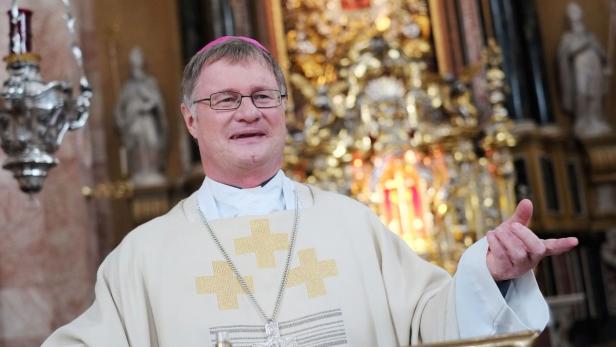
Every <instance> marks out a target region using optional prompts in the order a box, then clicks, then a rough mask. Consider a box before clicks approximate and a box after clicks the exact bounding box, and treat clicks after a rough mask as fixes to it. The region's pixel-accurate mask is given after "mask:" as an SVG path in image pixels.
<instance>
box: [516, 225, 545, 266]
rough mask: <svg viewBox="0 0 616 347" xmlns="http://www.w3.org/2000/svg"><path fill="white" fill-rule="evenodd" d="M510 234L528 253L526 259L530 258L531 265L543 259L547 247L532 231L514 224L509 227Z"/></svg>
mask: <svg viewBox="0 0 616 347" xmlns="http://www.w3.org/2000/svg"><path fill="white" fill-rule="evenodd" d="M511 232H512V233H513V234H514V235H515V236H516V237H517V238H518V239H520V241H522V243H523V244H524V247H525V248H526V250H527V251H528V257H530V258H531V260H532V262H533V264H536V263H538V262H539V261H540V260H541V258H543V257H545V255H546V251H547V247H546V245H545V244H544V242H543V240H541V239H540V238H539V237H537V235H535V233H533V232H532V230H530V229H528V228H527V227H525V226H523V225H522V224H519V223H514V224H513V225H512V226H511Z"/></svg>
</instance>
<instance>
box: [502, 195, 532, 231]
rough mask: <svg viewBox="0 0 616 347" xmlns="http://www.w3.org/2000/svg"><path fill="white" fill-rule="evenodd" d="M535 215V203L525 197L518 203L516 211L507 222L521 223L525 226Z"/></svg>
mask: <svg viewBox="0 0 616 347" xmlns="http://www.w3.org/2000/svg"><path fill="white" fill-rule="evenodd" d="M532 216H533V203H532V202H531V201H530V200H528V199H523V200H522V201H520V202H519V203H518V206H517V207H516V208H515V212H514V213H513V215H511V217H509V219H507V223H510V224H513V223H520V224H522V225H524V226H527V225H528V224H529V223H530V219H531V217H532Z"/></svg>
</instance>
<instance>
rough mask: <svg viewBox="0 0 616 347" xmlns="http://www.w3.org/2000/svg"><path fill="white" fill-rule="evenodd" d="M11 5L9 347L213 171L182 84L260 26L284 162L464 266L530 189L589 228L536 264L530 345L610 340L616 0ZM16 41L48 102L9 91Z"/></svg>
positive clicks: (549, 226) (1, 36) (0, 295)
mask: <svg viewBox="0 0 616 347" xmlns="http://www.w3.org/2000/svg"><path fill="white" fill-rule="evenodd" d="M0 10H1V11H0V12H1V13H0V18H2V20H0V55H2V57H4V63H3V68H2V69H0V80H1V81H2V82H3V83H4V86H3V87H2V88H3V89H2V92H1V93H0V136H1V139H0V141H1V142H0V143H1V145H2V149H1V150H0V162H2V165H3V169H2V170H0V192H1V193H0V236H1V237H0V239H1V240H2V241H1V242H0V347H1V346H7V347H9V346H11V347H30V346H39V345H40V344H41V343H42V341H43V340H44V339H45V338H46V337H47V336H48V335H49V334H50V333H51V332H52V331H54V330H55V329H56V328H58V327H59V326H61V325H63V324H65V323H67V322H69V321H70V320H72V319H73V318H75V317H76V316H77V315H78V314H80V313H81V312H83V310H84V309H85V308H87V307H88V306H89V305H90V304H91V301H92V295H93V294H92V293H93V291H92V289H93V286H94V281H95V278H96V269H97V268H98V266H99V265H100V263H101V262H102V260H103V259H104V258H105V256H106V255H107V254H108V253H109V252H110V251H111V250H112V249H113V248H114V247H115V246H116V245H117V244H118V243H119V242H120V241H121V240H122V238H123V237H124V236H125V235H126V234H127V233H128V232H129V231H130V230H132V229H133V228H135V227H136V226H138V225H140V224H142V223H144V222H146V221H148V220H150V219H152V218H155V217H157V216H159V215H161V214H164V213H166V212H167V211H168V210H169V209H170V208H171V207H172V206H173V205H175V204H176V203H177V202H178V201H180V200H181V199H183V198H184V197H186V196H188V195H189V194H191V193H192V192H193V191H195V190H196V189H198V188H199V186H200V185H201V183H202V182H203V179H204V175H203V171H202V168H201V164H200V159H199V152H198V148H197V146H196V144H195V143H194V141H193V139H192V138H191V137H190V135H189V134H188V133H187V131H186V129H185V126H184V122H183V120H182V115H181V113H180V103H181V97H180V95H181V94H180V81H181V78H182V71H183V67H184V65H185V64H186V63H187V62H188V59H190V57H191V56H192V55H193V54H194V53H195V52H197V51H198V50H199V49H200V48H201V47H203V45H204V44H205V43H207V42H209V41H211V40H213V39H215V38H217V37H220V36H223V35H243V36H248V37H254V38H255V39H257V40H258V41H259V42H262V43H263V44H264V45H265V46H266V47H267V48H268V49H269V50H270V51H271V52H272V54H273V55H274V56H275V57H276V59H277V60H278V61H279V62H280V64H281V67H282V68H283V70H284V72H285V77H286V81H287V85H288V89H289V91H288V104H287V115H286V116H287V129H288V133H289V135H288V139H287V146H286V148H285V159H284V170H285V172H286V173H287V175H288V176H289V177H292V178H294V179H296V180H298V181H301V182H306V183H309V184H312V185H315V186H318V187H321V188H324V189H327V190H332V191H337V192H340V193H342V194H346V195H349V196H351V197H353V198H355V199H357V200H359V201H361V202H363V203H364V204H366V205H368V206H369V207H370V208H372V209H373V210H374V211H375V213H376V214H377V215H378V216H379V217H380V219H381V220H382V221H383V223H385V225H386V226H387V227H388V228H389V229H390V230H391V232H394V233H396V234H398V235H399V236H400V237H401V238H402V239H403V240H404V241H406V242H407V243H408V245H409V246H410V247H412V248H413V249H414V250H415V252H417V253H418V254H419V255H421V256H422V257H424V258H425V259H427V260H429V261H430V262H433V263H435V264H438V265H440V266H442V267H444V268H445V269H446V270H447V271H449V272H450V273H452V274H453V273H454V272H455V271H456V264H457V262H458V259H459V258H460V256H461V254H462V252H463V251H464V250H465V249H466V247H468V246H469V245H471V244H472V243H473V242H475V241H476V240H478V239H480V238H482V237H483V236H484V235H485V233H486V232H487V231H488V230H491V229H492V228H494V227H496V226H497V225H498V224H499V223H501V222H502V221H503V220H504V219H506V218H507V216H509V215H511V214H512V212H513V211H514V209H515V206H516V204H517V202H518V201H520V200H521V199H524V198H528V199H530V200H532V201H533V203H534V206H535V209H534V214H533V218H532V222H531V225H530V228H531V229H532V230H533V231H534V232H535V233H536V234H537V235H539V236H541V237H543V238H549V237H564V236H575V237H577V238H578V239H579V241H580V244H579V246H578V247H576V248H575V249H574V250H573V251H571V252H569V253H566V254H563V255H559V256H554V257H549V258H546V259H544V260H542V261H541V263H540V264H539V266H538V267H537V268H536V269H535V276H536V278H537V281H538V283H539V286H540V288H541V290H542V293H543V294H544V296H545V298H546V300H547V302H548V304H549V307H550V311H551V320H550V323H549V326H548V328H547V329H546V330H545V331H544V332H543V333H542V334H541V335H539V337H537V339H536V340H535V341H534V344H533V345H534V346H551V347H557V346H565V347H567V346H571V347H578V346H594V347H607V346H616V329H614V328H615V327H616V296H614V295H613V293H614V291H616V72H615V68H616V63H615V61H614V59H615V54H616V50H615V46H616V0H541V1H539V0H518V1H509V0H133V1H123V0H105V1H102V0H79V1H69V0H20V1H15V0H12V1H9V0H5V1H2V3H1V6H0ZM16 19H19V21H17V20H16ZM20 35H21V36H20ZM16 36H17V37H18V38H21V40H22V41H21V42H22V43H23V44H24V47H15V45H14V41H15V37H16ZM26 46H27V47H26ZM7 48H8V50H7ZM19 49H22V51H19ZM16 57H17V58H16ZM19 59H25V60H27V61H29V62H33V63H34V64H36V65H37V66H38V67H39V68H40V76H41V78H42V83H45V84H46V83H49V82H52V81H54V83H55V84H54V86H53V88H50V89H47V91H48V92H49V94H48V95H47V96H46V97H45V98H46V99H45V100H46V101H45V102H47V103H52V104H53V105H51V106H49V105H50V104H45V105H47V106H49V107H47V106H45V107H43V106H40V107H41V108H40V109H37V110H36V111H33V112H34V113H31V114H39V115H40V117H39V118H38V119H34V118H32V119H28V118H26V117H25V116H23V115H22V116H17V115H16V114H17V113H19V112H18V111H15V110H14V109H10V108H11V107H12V106H11V105H15V104H16V103H15V102H11V101H8V98H7V97H6V96H7V95H9V94H10V93H15V90H17V89H19V88H18V87H19V83H23V79H22V77H20V76H19V75H18V74H17V73H16V72H15V69H13V70H11V66H12V65H11V64H15V62H16V61H19ZM33 73H34V72H33ZM12 83H13V84H12ZM11 88H14V89H11ZM15 88H16V89H15ZM69 101H70V102H69ZM41 105H42V104H41ZM67 105H69V106H67ZM28 107H30V106H28ZM46 107H47V108H46ZM62 107H64V108H66V109H65V110H64V111H57V110H58V108H62ZM67 107H68V108H67ZM45 109H47V110H51V109H53V110H55V111H53V112H57V114H56V116H54V117H55V118H54V119H55V120H54V122H55V123H53V124H52V123H49V122H48V121H47V120H45V117H46V116H44V115H42V112H52V111H45ZM16 112H17V113H16ZM36 112H40V113H36ZM139 112H141V113H142V114H143V112H146V113H147V116H146V117H139V118H137V117H134V115H135V114H137V113H139ZM21 114H25V113H23V112H22V113H21ZM28 141H29V142H28ZM24 143H25V144H27V147H28V148H30V149H31V148H35V150H32V151H30V152H28V153H27V154H24V152H23V148H24V146H26V145H25V144H24ZM32 146H34V147H32Z"/></svg>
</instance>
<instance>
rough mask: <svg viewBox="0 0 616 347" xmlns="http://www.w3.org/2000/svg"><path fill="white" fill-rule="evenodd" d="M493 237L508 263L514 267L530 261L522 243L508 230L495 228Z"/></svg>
mask: <svg viewBox="0 0 616 347" xmlns="http://www.w3.org/2000/svg"><path fill="white" fill-rule="evenodd" d="M494 236H495V237H496V239H498V241H500V244H501V246H502V247H503V248H504V250H505V253H506V255H507V256H508V258H509V261H511V263H512V264H514V266H515V265H517V264H525V263H527V262H529V261H530V260H531V259H530V257H529V256H528V252H527V250H526V246H525V245H524V242H522V240H520V238H518V237H517V236H516V235H515V234H513V233H512V232H511V229H510V228H497V230H496V231H495V232H494Z"/></svg>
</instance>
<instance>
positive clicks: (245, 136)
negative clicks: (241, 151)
mask: <svg viewBox="0 0 616 347" xmlns="http://www.w3.org/2000/svg"><path fill="white" fill-rule="evenodd" d="M264 136H265V133H263V132H260V131H254V132H245V133H240V134H233V135H231V140H239V139H251V138H261V137H264Z"/></svg>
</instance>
